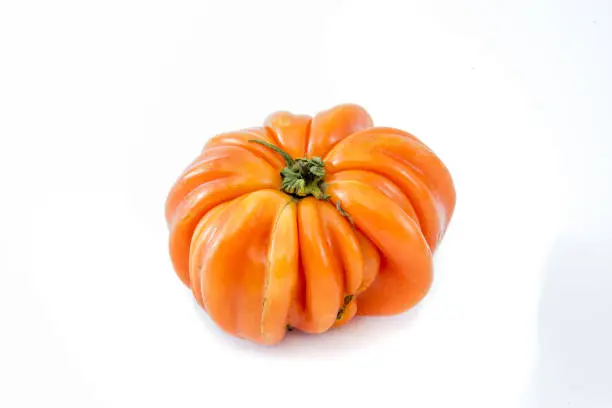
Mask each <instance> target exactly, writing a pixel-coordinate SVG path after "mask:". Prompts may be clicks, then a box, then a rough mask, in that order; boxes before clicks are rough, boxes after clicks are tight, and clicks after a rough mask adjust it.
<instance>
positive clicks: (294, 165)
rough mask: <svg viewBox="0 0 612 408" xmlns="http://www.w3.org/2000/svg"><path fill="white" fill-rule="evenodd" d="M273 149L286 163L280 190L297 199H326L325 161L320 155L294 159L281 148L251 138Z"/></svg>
mask: <svg viewBox="0 0 612 408" xmlns="http://www.w3.org/2000/svg"><path fill="white" fill-rule="evenodd" d="M249 142H253V143H259V144H260V145H263V146H266V147H267V148H269V149H271V150H274V151H275V152H277V153H278V154H280V155H281V156H282V157H283V159H285V164H286V165H287V166H286V167H285V168H284V169H282V170H281V172H280V174H281V178H282V179H281V191H283V192H285V193H287V194H289V195H291V196H293V197H296V198H298V199H300V198H304V197H308V196H313V197H314V198H316V199H319V200H328V199H329V196H328V195H327V194H326V193H325V163H323V160H321V158H320V157H312V158H310V159H309V158H306V157H303V158H300V159H294V158H292V157H291V156H290V155H289V154H288V153H287V152H285V151H284V150H283V149H281V148H279V147H278V146H274V145H273V144H271V143H268V142H265V141H263V140H257V139H251V140H249Z"/></svg>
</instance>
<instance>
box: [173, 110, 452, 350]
mask: <svg viewBox="0 0 612 408" xmlns="http://www.w3.org/2000/svg"><path fill="white" fill-rule="evenodd" d="M454 206H455V189H454V186H453V181H452V179H451V176H450V174H449V172H448V170H447V169H446V167H445V166H444V164H443V163H442V162H441V161H440V159H439V158H438V157H437V156H436V155H435V154H434V153H433V152H432V151H431V150H430V149H429V148H427V146H425V145H424V144H423V143H422V142H421V141H420V140H418V139H417V138H416V137H414V136H413V135H411V134H409V133H407V132H404V131H401V130H398V129H393V128H385V127H374V126H373V124H372V120H371V118H370V116H369V115H368V113H367V112H366V111H365V110H364V109H363V108H361V107H359V106H357V105H340V106H336V107H334V108H332V109H330V110H327V111H324V112H321V113H318V114H317V115H315V116H314V117H312V118H311V117H309V116H305V115H293V114H291V113H288V112H278V113H275V114H273V115H271V116H269V117H268V119H267V120H266V121H265V123H264V126H263V127H258V128H252V129H246V130H241V131H236V132H230V133H224V134H220V135H218V136H215V137H213V138H212V139H211V140H210V141H209V142H208V143H207V144H206V146H205V147H204V150H203V151H202V153H201V154H200V155H199V156H198V157H197V158H196V159H195V160H194V161H193V162H192V163H191V165H190V166H189V167H187V169H186V170H185V171H184V172H183V174H182V175H181V176H180V178H179V179H178V181H177V182H176V183H175V185H174V186H173V187H172V190H171V191H170V193H169V195H168V199H167V202H166V221H167V223H168V227H169V230H170V255H171V258H172V262H173V265H174V269H175V270H176V273H177V275H178V276H179V278H180V279H181V280H182V281H183V283H184V284H185V285H187V286H188V287H189V288H191V290H192V292H193V295H194V297H195V299H196V300H197V302H198V303H199V304H200V305H201V306H202V307H203V308H204V309H205V310H206V312H207V313H208V314H209V315H210V317H211V318H212V319H213V321H215V323H216V324H217V325H219V327H221V328H222V329H223V330H224V331H226V332H228V333H231V334H233V335H235V336H238V337H241V338H246V339H249V340H252V341H255V342H258V343H263V344H274V343H277V342H279V341H281V340H282V339H283V337H284V336H285V334H286V332H287V329H288V328H289V327H292V328H296V329H298V330H301V331H304V332H308V333H322V332H325V331H326V330H329V329H330V328H331V327H335V326H338V325H341V324H344V323H346V322H348V321H349V320H350V319H352V318H353V317H354V316H355V315H392V314H397V313H401V312H403V311H405V310H407V309H409V308H411V307H412V306H414V305H415V304H416V303H418V302H419V301H420V300H421V299H422V298H423V297H424V296H425V295H426V293H427V291H428V289H429V287H430V285H431V281H432V253H433V252H434V250H435V248H436V246H437V245H438V243H439V242H440V240H441V239H442V237H443V235H444V232H445V230H446V228H447V226H448V223H449V220H450V219H451V216H452V213H453V209H454Z"/></svg>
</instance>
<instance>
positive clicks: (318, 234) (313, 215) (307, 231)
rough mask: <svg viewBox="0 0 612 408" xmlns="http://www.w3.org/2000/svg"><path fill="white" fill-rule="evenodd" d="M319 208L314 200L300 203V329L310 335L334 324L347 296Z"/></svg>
mask: <svg viewBox="0 0 612 408" xmlns="http://www.w3.org/2000/svg"><path fill="white" fill-rule="evenodd" d="M318 205H319V201H318V200H316V199H314V198H312V197H308V198H305V199H303V200H300V202H299V204H298V229H299V243H300V255H301V263H302V272H303V274H304V277H303V284H304V286H303V287H302V290H304V303H303V304H301V305H297V307H298V310H299V313H300V314H301V315H302V320H301V321H300V322H297V328H298V329H300V330H302V331H306V332H309V333H321V332H323V331H325V330H327V329H329V328H330V327H331V326H332V325H333V324H334V322H335V320H336V314H337V312H338V309H339V308H340V305H341V303H342V297H343V293H344V279H343V277H342V275H341V265H340V261H339V260H338V259H336V257H335V256H334V252H333V250H332V248H331V247H330V244H329V243H328V242H327V240H326V239H325V238H324V237H325V235H324V229H323V225H322V222H321V217H320V214H319V209H318Z"/></svg>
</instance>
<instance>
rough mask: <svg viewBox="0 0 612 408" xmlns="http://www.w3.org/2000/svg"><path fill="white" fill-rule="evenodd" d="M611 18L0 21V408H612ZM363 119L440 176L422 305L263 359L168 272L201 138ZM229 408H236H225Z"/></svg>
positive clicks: (596, 6)
mask: <svg viewBox="0 0 612 408" xmlns="http://www.w3.org/2000/svg"><path fill="white" fill-rule="evenodd" d="M611 24H612V3H611V2H610V1H608V0H601V1H594V0H591V1H582V0H565V1H558V0H549V1H545V0H542V1H528V0H524V1H523V0H520V1H516V0H515V1H507V2H495V1H493V2H492V1H485V0H483V1H467V2H465V1H463V2H457V1H451V0H449V1H428V2H412V1H396V2H384V1H380V0H377V1H371V2H358V1H325V2H323V1H320V2H317V1H303V2H294V1H278V2H269V1H243V2H235V1H215V2H202V1H172V2H170V1H168V2H159V1H144V0H143V1H124V0H121V1H100V2H98V1H76V0H75V1H66V0H62V1H18V0H8V1H7V0H5V1H2V2H1V3H0V138H1V146H0V181H1V184H0V187H1V199H0V207H1V213H0V406H1V407H6V408H12V407H62V408H63V407H139V406H143V407H144V406H146V407H202V406H204V407H227V406H237V407H238V406H260V405H261V406H267V407H277V406H279V407H280V406H293V407H306V406H317V407H328V406H329V407H332V406H333V407H338V406H355V405H357V406H361V405H363V406H371V407H378V406H380V407H409V406H411V407H419V408H427V407H470V408H478V407H496V408H503V407H546V408H548V407H551V408H557V407H565V406H572V407H580V408H592V407H593V408H597V407H610V406H612V351H611V349H610V344H612V327H611V326H612V300H610V299H612V297H611V293H612V267H611V265H612V255H611V254H610V252H611V251H610V247H611V244H612V228H611V227H612V217H611V216H610V211H609V209H610V208H612V193H611V191H610V190H611V188H610V186H611V185H612V182H611V177H612V171H611V164H610V160H611V158H612V152H611V150H612V149H611V147H612V142H611V138H612V75H611V73H612V25H611ZM341 102H354V103H359V104H362V105H363V106H364V107H366V108H367V109H368V110H369V111H370V113H371V114H372V116H373V118H374V121H375V123H376V124H379V125H389V126H395V127H399V128H403V129H406V130H408V131H410V132H412V133H414V134H416V135H417V136H418V137H420V138H421V139H422V140H423V141H425V142H426V143H427V144H429V145H430V146H431V147H432V148H433V149H434V151H436V152H437V153H438V154H439V155H440V157H441V158H442V159H443V160H444V161H445V162H446V164H447V165H448V167H449V168H450V170H451V172H452V174H453V176H454V178H455V181H456V188H457V192H458V204H457V208H456V213H455V217H454V219H453V220H452V222H451V225H450V229H449V232H448V234H447V237H446V239H445V241H444V243H443V245H442V247H441V248H440V251H439V252H438V254H437V256H436V279H435V284H434V287H433V289H432V292H431V293H430V295H429V296H428V297H427V298H426V300H425V301H424V302H423V303H422V304H421V305H420V306H419V307H417V308H416V309H415V310H413V311H410V312H408V313H406V314H404V315H401V316H397V317H393V318H369V319H365V318H364V319H356V320H354V321H353V322H352V323H351V324H350V325H348V326H347V327H345V328H342V329H339V330H333V331H331V332H329V333H328V334H325V335H322V336H306V335H295V334H293V335H290V336H289V337H288V338H287V339H286V341H285V342H283V343H282V344H281V345H279V346H277V347H273V348H270V347H261V346H256V345H252V344H249V343H246V342H244V341H241V340H236V339H233V338H230V337H228V336H227V335H225V334H222V333H221V332H220V331H219V330H217V328H216V327H215V326H214V325H213V324H212V323H211V322H210V320H209V319H208V317H206V315H205V314H204V313H202V312H201V311H199V310H198V308H197V307H196V305H195V302H194V301H193V300H192V297H191V294H190V292H189V291H188V290H187V289H186V288H185V287H184V286H183V285H182V284H181V283H180V282H179V280H178V278H177V277H176V276H175V275H174V272H173V271H172V268H171V265H170V262H169V258H168V254H167V230H166V226H165V223H164V218H163V206H164V200H165V195H166V194H167V192H168V190H169V188H170V186H171V184H172V183H173V182H174V180H175V178H176V177H177V176H178V174H179V172H180V171H181V170H182V169H183V168H184V167H185V166H186V165H187V163H188V162H189V161H190V160H191V159H192V158H193V157H194V156H195V155H196V154H197V152H198V151H199V149H200V148H201V147H202V145H203V144H204V143H205V141H206V139H207V138H208V137H210V136H211V135H214V134H215V133H218V132H221V131H226V130H233V129H238V128H242V127H247V126H255V125H259V124H261V123H262V121H263V119H264V118H265V116H266V115H267V114H269V113H271V112H272V111H275V110H291V111H293V112H296V113H309V114H313V113H315V112H317V111H318V110H323V109H327V108H329V107H331V106H333V105H334V104H336V103H341ZM247 404H248V405H247Z"/></svg>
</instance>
